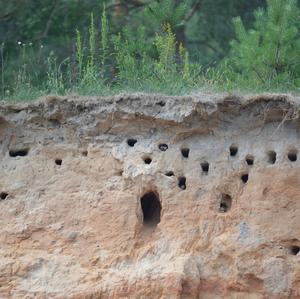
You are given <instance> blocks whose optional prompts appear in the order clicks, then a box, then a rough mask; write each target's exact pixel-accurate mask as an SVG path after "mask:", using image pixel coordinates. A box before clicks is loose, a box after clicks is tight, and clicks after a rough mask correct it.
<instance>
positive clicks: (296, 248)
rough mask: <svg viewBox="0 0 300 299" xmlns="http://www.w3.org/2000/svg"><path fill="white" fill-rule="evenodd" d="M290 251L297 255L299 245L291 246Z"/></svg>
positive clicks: (299, 249)
mask: <svg viewBox="0 0 300 299" xmlns="http://www.w3.org/2000/svg"><path fill="white" fill-rule="evenodd" d="M290 251H291V254H292V255H297V254H298V253H299V251H300V247H299V246H291V248H290Z"/></svg>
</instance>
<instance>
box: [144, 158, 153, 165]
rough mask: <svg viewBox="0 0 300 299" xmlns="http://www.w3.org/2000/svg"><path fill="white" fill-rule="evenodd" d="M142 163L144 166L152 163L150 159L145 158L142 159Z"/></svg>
mask: <svg viewBox="0 0 300 299" xmlns="http://www.w3.org/2000/svg"><path fill="white" fill-rule="evenodd" d="M144 162H145V164H151V163H152V159H151V158H150V157H145V158H144Z"/></svg>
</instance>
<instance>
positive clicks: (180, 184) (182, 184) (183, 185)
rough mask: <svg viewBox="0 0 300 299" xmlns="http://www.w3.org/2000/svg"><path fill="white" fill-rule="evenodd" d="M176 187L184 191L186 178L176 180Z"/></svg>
mask: <svg viewBox="0 0 300 299" xmlns="http://www.w3.org/2000/svg"><path fill="white" fill-rule="evenodd" d="M178 187H179V188H180V189H182V190H185V189H186V178H185V177H179V178H178Z"/></svg>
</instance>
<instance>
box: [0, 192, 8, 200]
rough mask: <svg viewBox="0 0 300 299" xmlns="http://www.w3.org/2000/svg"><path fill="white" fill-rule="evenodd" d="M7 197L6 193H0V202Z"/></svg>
mask: <svg viewBox="0 0 300 299" xmlns="http://www.w3.org/2000/svg"><path fill="white" fill-rule="evenodd" d="M7 196H8V193H6V192H1V193H0V199H1V200H4V199H6V197H7Z"/></svg>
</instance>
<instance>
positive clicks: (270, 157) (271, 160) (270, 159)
mask: <svg viewBox="0 0 300 299" xmlns="http://www.w3.org/2000/svg"><path fill="white" fill-rule="evenodd" d="M267 156H268V162H269V163H270V164H275V162H276V158H277V154H276V152H274V151H268V152H267Z"/></svg>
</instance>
